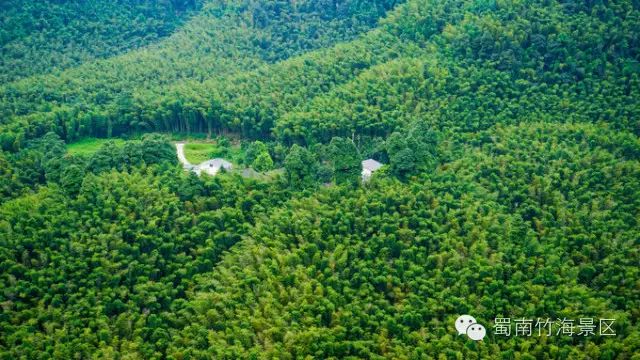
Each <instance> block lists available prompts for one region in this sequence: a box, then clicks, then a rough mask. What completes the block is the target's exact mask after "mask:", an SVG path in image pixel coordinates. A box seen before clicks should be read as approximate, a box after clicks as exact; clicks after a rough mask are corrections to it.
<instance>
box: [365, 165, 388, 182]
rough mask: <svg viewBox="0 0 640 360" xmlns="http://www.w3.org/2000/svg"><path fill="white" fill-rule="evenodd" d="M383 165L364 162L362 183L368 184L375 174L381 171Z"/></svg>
mask: <svg viewBox="0 0 640 360" xmlns="http://www.w3.org/2000/svg"><path fill="white" fill-rule="evenodd" d="M382 166H383V164H381V163H379V162H377V161H375V160H373V159H367V160H363V161H362V182H366V181H368V180H369V179H370V178H371V175H373V173H374V172H375V171H376V170H378V169H380V168H381V167H382Z"/></svg>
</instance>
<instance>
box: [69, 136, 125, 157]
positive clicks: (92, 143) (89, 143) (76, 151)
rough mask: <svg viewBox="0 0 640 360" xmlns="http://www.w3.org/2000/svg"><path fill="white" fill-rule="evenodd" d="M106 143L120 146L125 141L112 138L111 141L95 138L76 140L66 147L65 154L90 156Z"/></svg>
mask: <svg viewBox="0 0 640 360" xmlns="http://www.w3.org/2000/svg"><path fill="white" fill-rule="evenodd" d="M107 141H113V142H115V143H116V145H117V146H122V145H124V143H125V140H123V139H120V138H112V139H96V138H84V139H81V140H78V141H76V142H74V143H71V144H68V145H67V153H69V154H71V155H85V156H90V155H93V154H94V153H95V152H96V151H98V149H100V147H101V146H102V145H104V144H105V143H106V142H107Z"/></svg>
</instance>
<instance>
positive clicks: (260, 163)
mask: <svg viewBox="0 0 640 360" xmlns="http://www.w3.org/2000/svg"><path fill="white" fill-rule="evenodd" d="M253 168H254V169H256V170H257V171H260V172H265V171H269V170H271V169H273V160H272V159H271V156H270V155H269V153H268V152H267V151H263V152H261V153H260V154H258V157H256V159H255V160H253Z"/></svg>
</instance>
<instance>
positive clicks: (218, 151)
mask: <svg viewBox="0 0 640 360" xmlns="http://www.w3.org/2000/svg"><path fill="white" fill-rule="evenodd" d="M184 155H185V157H186V158H187V160H188V161H189V162H190V163H192V164H200V163H201V162H203V161H207V160H209V159H213V158H223V159H225V160H228V161H230V162H231V163H233V164H234V165H238V164H240V163H242V159H243V157H244V152H243V151H242V149H241V148H240V145H239V144H231V145H230V146H228V147H224V146H220V145H218V144H217V143H216V142H213V141H208V142H198V141H188V142H187V143H186V144H185V146H184Z"/></svg>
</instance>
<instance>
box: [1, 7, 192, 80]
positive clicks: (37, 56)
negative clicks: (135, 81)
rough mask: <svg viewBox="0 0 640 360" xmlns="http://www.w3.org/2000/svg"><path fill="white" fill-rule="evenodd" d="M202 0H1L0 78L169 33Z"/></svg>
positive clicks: (88, 57)
mask: <svg viewBox="0 0 640 360" xmlns="http://www.w3.org/2000/svg"><path fill="white" fill-rule="evenodd" d="M201 3H202V1H200V0H197V1H157V0H154V1H130V0H120V1H115V2H114V1H104V0H88V1H79V0H67V1H56V0H44V1H13V0H11V1H3V2H2V4H1V10H2V11H0V24H2V30H0V49H1V53H2V61H1V62H0V83H6V82H9V81H13V80H16V79H19V78H22V77H25V76H29V75H36V74H43V73H49V72H51V71H54V70H62V69H65V68H69V67H72V66H75V65H78V64H81V63H84V62H87V61H91V60H93V59H96V58H106V57H109V56H113V55H116V54H118V53H121V52H123V51H126V50H129V49H135V48H139V47H141V46H144V45H147V44H149V43H152V42H154V41H157V40H158V39H160V38H163V37H165V36H167V35H169V34H170V33H171V32H172V31H173V30H174V28H176V26H178V25H180V24H181V23H182V21H183V20H184V17H185V15H186V14H188V13H187V11H191V10H196V8H197V7H199V6H200V5H201Z"/></svg>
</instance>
